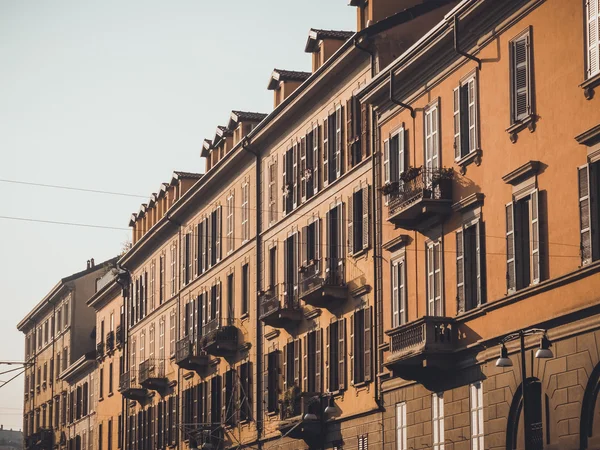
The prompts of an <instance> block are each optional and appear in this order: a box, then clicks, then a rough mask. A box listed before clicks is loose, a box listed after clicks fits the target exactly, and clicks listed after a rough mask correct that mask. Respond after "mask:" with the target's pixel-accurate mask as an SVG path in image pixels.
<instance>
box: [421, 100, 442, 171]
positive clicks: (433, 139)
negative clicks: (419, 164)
mask: <svg viewBox="0 0 600 450" xmlns="http://www.w3.org/2000/svg"><path fill="white" fill-rule="evenodd" d="M439 114H440V110H439V106H438V104H437V103H434V104H433V105H430V106H429V107H427V108H426V109H425V114H424V120H425V168H426V169H429V170H432V169H438V168H439V167H440V148H439V147H440V142H439V133H438V128H439V126H438V125H439V120H440V117H439Z"/></svg>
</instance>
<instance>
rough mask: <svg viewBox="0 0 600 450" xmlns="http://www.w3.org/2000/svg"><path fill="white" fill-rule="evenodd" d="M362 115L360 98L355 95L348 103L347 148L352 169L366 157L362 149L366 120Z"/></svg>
mask: <svg viewBox="0 0 600 450" xmlns="http://www.w3.org/2000/svg"><path fill="white" fill-rule="evenodd" d="M365 112H366V108H365ZM362 114H363V111H362V110H361V105H360V102H359V101H358V97H356V96H354V95H353V96H352V97H350V98H349V99H348V101H347V102H346V134H347V136H348V138H347V146H346V148H347V149H348V163H349V165H350V167H354V166H355V165H356V164H358V163H359V162H361V161H362V159H363V157H364V155H363V147H362V139H363V133H362V127H363V122H364V120H363V116H362Z"/></svg>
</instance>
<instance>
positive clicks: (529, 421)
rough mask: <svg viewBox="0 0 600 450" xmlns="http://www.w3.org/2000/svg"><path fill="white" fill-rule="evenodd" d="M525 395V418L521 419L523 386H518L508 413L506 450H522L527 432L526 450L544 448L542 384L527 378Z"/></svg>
mask: <svg viewBox="0 0 600 450" xmlns="http://www.w3.org/2000/svg"><path fill="white" fill-rule="evenodd" d="M525 386H526V388H525V389H526V391H525V394H526V395H527V417H525V418H523V417H522V414H521V411H522V410H523V396H522V393H521V391H522V389H523V385H522V384H521V385H519V387H518V388H517V390H516V392H515V395H514V397H513V401H512V403H511V405H510V411H509V413H508V424H507V427H506V450H524V449H525V433H524V431H525V430H527V440H528V445H527V450H541V449H543V448H544V430H543V425H542V383H540V380H538V379H537V378H528V379H527V380H526V383H525Z"/></svg>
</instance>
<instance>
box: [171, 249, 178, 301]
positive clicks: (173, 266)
mask: <svg viewBox="0 0 600 450" xmlns="http://www.w3.org/2000/svg"><path fill="white" fill-rule="evenodd" d="M176 277H177V245H176V244H175V243H172V244H171V295H175V292H176V289H177V285H176V281H175V280H176Z"/></svg>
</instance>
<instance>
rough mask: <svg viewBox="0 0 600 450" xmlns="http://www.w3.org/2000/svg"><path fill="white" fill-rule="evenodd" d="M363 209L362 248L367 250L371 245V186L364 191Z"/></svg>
mask: <svg viewBox="0 0 600 450" xmlns="http://www.w3.org/2000/svg"><path fill="white" fill-rule="evenodd" d="M362 207H363V216H362V232H363V235H362V248H363V250H366V249H367V248H369V245H370V233H369V226H370V224H371V220H370V214H371V186H369V185H367V186H365V187H364V188H363V189H362Z"/></svg>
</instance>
